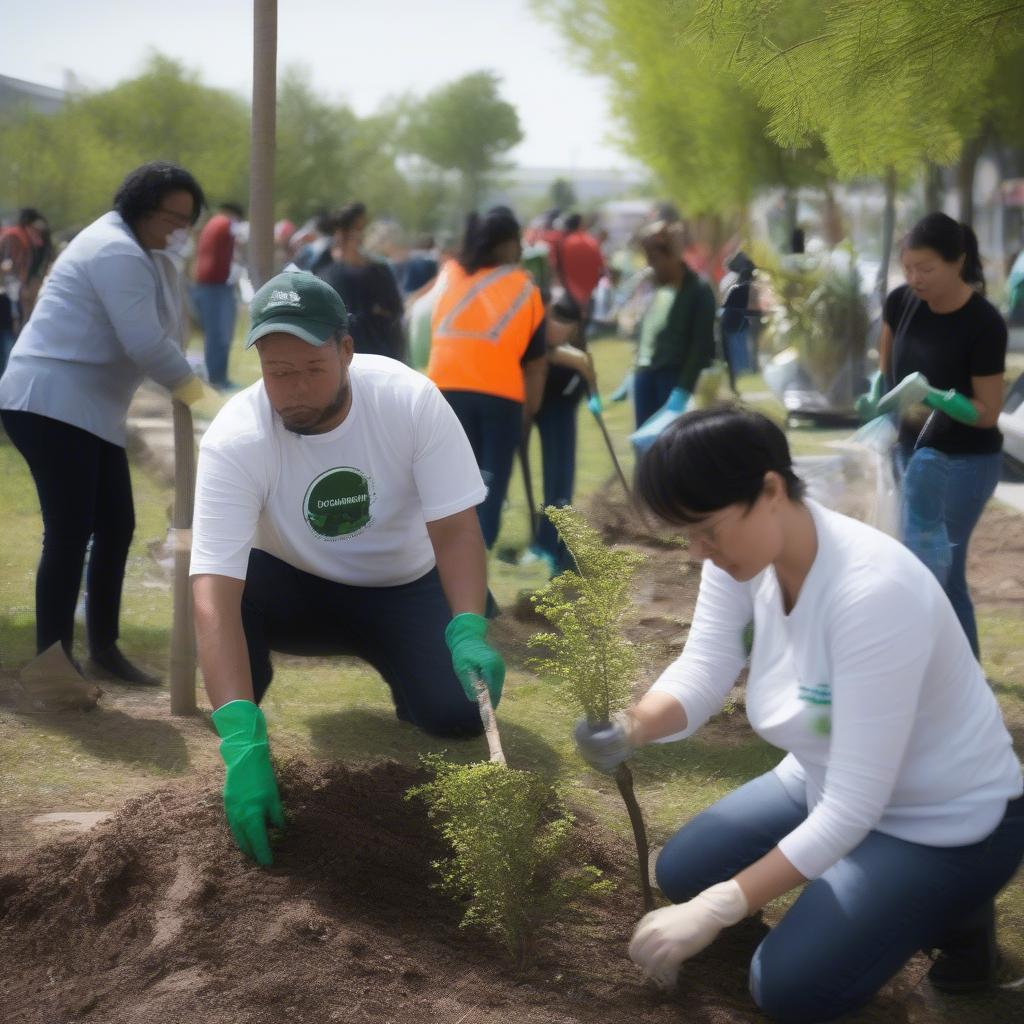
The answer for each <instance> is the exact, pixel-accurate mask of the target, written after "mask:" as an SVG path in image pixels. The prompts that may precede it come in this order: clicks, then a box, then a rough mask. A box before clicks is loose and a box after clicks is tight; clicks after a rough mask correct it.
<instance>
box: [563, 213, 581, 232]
mask: <svg viewBox="0 0 1024 1024" xmlns="http://www.w3.org/2000/svg"><path fill="white" fill-rule="evenodd" d="M582 226H583V218H582V217H581V216H580V215H579V214H578V213H570V214H569V216H568V217H566V218H565V224H564V226H563V227H564V231H565V233H566V234H567V235H568V234H571V233H572V232H573V231H579V229H580V228H581V227H582Z"/></svg>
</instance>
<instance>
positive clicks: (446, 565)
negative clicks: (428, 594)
mask: <svg viewBox="0 0 1024 1024" xmlns="http://www.w3.org/2000/svg"><path fill="white" fill-rule="evenodd" d="M467 513H468V516H467ZM459 516H461V517H464V518H463V519H462V521H460V522H448V521H446V520H439V521H438V522H437V523H428V524H427V531H428V533H429V534H430V540H431V543H432V544H433V547H434V558H435V560H436V561H437V573H438V575H439V576H440V577H441V587H442V589H443V590H444V596H445V597H446V598H447V599H448V607H449V608H450V609H451V613H452V617H453V618H454V617H455V616H456V615H461V614H462V613H463V612H472V613H473V614H475V615H483V614H484V609H485V607H486V603H487V549H486V548H485V547H484V542H483V537H482V535H481V534H480V525H479V522H478V520H477V516H476V510H475V509H467V511H466V512H465V513H459ZM451 518H453V519H454V518H457V517H451Z"/></svg>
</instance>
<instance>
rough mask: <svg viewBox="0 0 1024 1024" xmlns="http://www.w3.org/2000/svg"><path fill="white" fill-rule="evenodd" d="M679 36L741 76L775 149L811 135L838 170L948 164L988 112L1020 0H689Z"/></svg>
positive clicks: (1021, 32)
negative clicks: (693, 0) (765, 118)
mask: <svg viewBox="0 0 1024 1024" xmlns="http://www.w3.org/2000/svg"><path fill="white" fill-rule="evenodd" d="M794 26H797V31H796V32H794V31H793V27H794ZM686 36H687V39H688V40H689V41H691V42H693V43H694V44H695V45H696V46H697V47H698V49H699V50H701V51H702V52H703V53H704V54H705V55H710V57H711V58H712V63H713V64H714V65H715V66H718V67H729V68H732V69H733V70H735V71H736V73H738V74H739V75H740V76H741V79H742V81H743V82H744V84H745V85H747V86H748V87H749V88H750V89H751V91H752V93H753V95H754V96H755V97H756V98H757V101H758V103H760V104H761V105H762V106H763V107H764V108H765V109H766V110H768V112H769V114H770V118H771V120H770V123H769V130H770V131H771V133H772V136H773V137H774V138H775V139H776V140H777V141H778V142H779V143H780V145H784V146H802V145H807V144H809V143H811V142H813V141H817V140H820V141H821V142H822V143H823V144H824V146H825V147H826V149H827V151H828V154H829V156H830V158H831V160H832V162H833V163H834V164H835V166H836V168H837V170H838V171H839V172H840V173H841V174H842V175H844V176H848V177H849V176H853V175H857V174H879V173H882V172H883V171H885V170H886V169H889V168H891V169H894V170H896V171H905V170H914V169H916V168H918V167H919V166H920V164H921V161H922V160H931V161H934V162H936V163H939V164H946V163H951V162H952V161H954V160H955V159H956V158H957V157H958V155H959V153H960V150H961V147H962V146H963V144H964V142H965V140H969V139H972V138H974V137H976V136H977V134H978V132H979V129H980V127H981V126H982V125H983V123H985V121H986V119H989V118H991V117H993V116H997V115H996V112H997V110H998V109H999V108H1000V106H1001V105H1002V104H1003V103H1004V101H1005V99H1006V96H1005V94H1004V92H1003V91H1002V90H1001V89H1000V88H999V82H1000V61H1001V60H1003V59H1005V58H1007V57H1008V56H1010V57H1011V58H1012V60H1013V61H1015V62H1016V63H1018V64H1019V62H1020V60H1021V57H1022V56H1024V51H1022V47H1024V0H970V2H969V3H965V2H963V0H697V4H696V11H695V13H694V16H693V18H692V19H691V20H690V21H689V24H688V25H687V31H686ZM1003 71H1004V72H1005V68H1004V69H1003Z"/></svg>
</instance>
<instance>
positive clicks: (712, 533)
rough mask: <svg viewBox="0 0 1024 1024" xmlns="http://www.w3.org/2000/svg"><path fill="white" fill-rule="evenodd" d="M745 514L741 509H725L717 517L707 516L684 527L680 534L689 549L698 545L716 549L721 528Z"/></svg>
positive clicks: (719, 539) (720, 536) (720, 535)
mask: <svg viewBox="0 0 1024 1024" xmlns="http://www.w3.org/2000/svg"><path fill="white" fill-rule="evenodd" d="M737 513H738V514H737ZM745 514H746V513H745V512H744V510H743V509H741V508H736V509H727V510H726V511H725V512H723V513H722V514H721V515H719V516H709V517H708V518H707V519H703V520H701V522H699V523H694V524H693V525H692V526H684V527H683V528H682V531H681V532H682V534H683V536H684V537H685V538H686V540H687V543H688V544H689V545H690V547H693V546H694V545H696V544H700V545H702V546H703V547H706V548H717V547H718V545H719V542H720V541H721V538H722V529H721V528H722V527H723V526H724V525H725V524H726V523H727V522H729V521H730V520H736V519H740V518H742V517H743V516H744V515H745Z"/></svg>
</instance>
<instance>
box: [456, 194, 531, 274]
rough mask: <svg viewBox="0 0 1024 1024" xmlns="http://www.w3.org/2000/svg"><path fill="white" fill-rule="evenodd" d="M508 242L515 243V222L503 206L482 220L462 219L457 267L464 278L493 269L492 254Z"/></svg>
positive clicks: (485, 215)
mask: <svg viewBox="0 0 1024 1024" xmlns="http://www.w3.org/2000/svg"><path fill="white" fill-rule="evenodd" d="M512 240H515V241H518V240H519V221H517V220H516V215H515V214H514V213H513V212H512V211H511V210H510V209H509V208H508V207H507V206H495V207H494V208H493V209H491V210H488V211H487V213H486V214H484V216H483V217H481V216H479V215H478V214H476V213H471V214H470V215H469V216H468V217H467V218H466V231H465V234H463V236H462V251H461V252H460V253H459V263H461V264H462V268H463V270H465V271H466V273H467V274H475V273H476V272H477V271H478V270H482V269H483V268H484V267H496V266H497V265H498V259H497V257H496V256H495V254H494V252H495V250H496V249H497V248H498V246H499V245H502V244H504V243H505V242H510V241H512Z"/></svg>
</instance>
